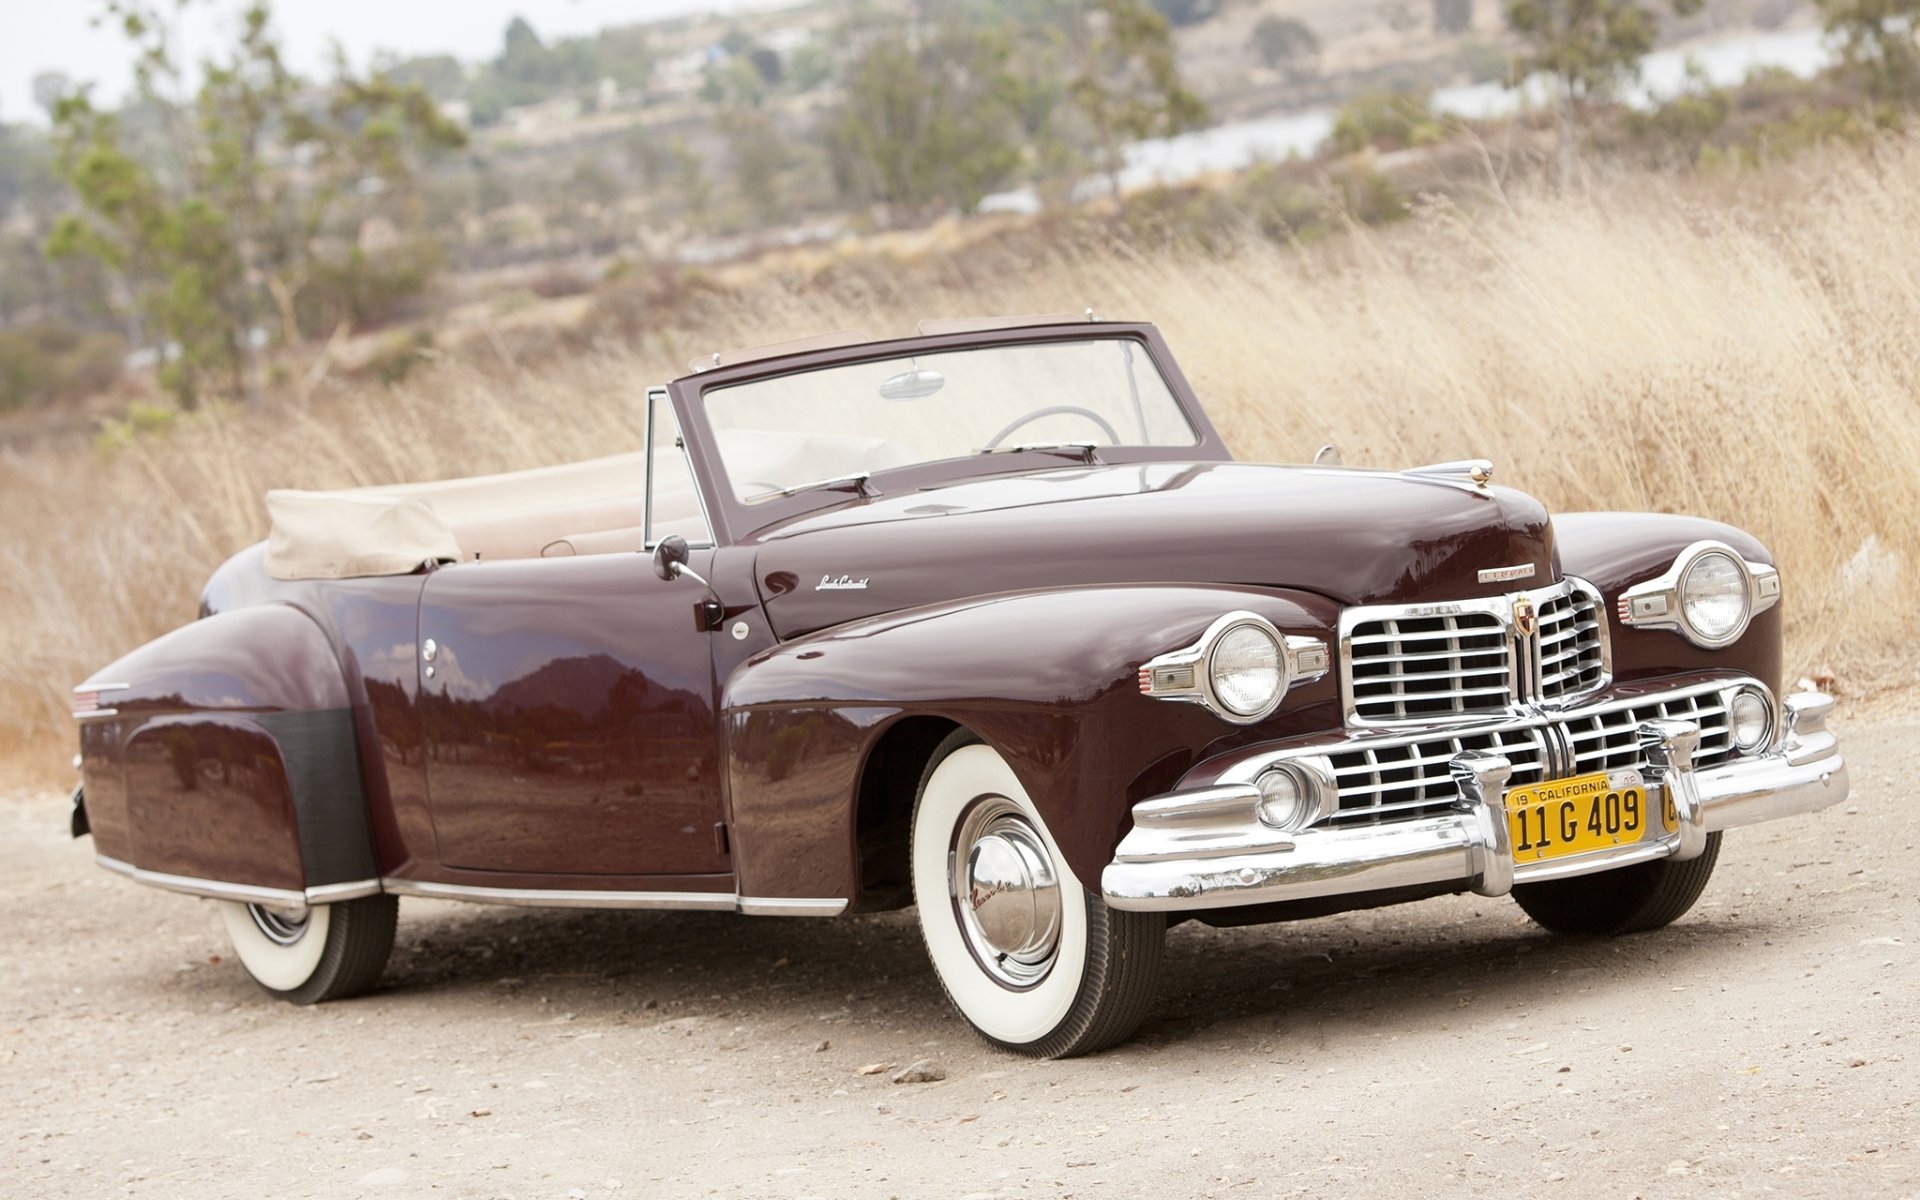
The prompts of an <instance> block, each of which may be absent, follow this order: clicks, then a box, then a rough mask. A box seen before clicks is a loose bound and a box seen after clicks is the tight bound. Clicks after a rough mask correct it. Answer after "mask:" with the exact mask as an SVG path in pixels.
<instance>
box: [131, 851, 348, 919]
mask: <svg viewBox="0 0 1920 1200" xmlns="http://www.w3.org/2000/svg"><path fill="white" fill-rule="evenodd" d="M93 861H94V862H96V863H98V864H99V865H100V866H102V867H105V868H106V869H107V870H109V871H112V872H113V873H114V874H116V875H124V876H126V877H127V878H128V879H131V880H133V881H134V882H135V883H144V884H146V885H147V886H148V887H157V888H163V889H165V890H167V891H169V892H181V893H183V894H185V895H188V896H201V897H204V898H206V899H209V900H237V901H239V902H240V903H242V904H271V905H273V906H274V907H276V908H305V907H307V906H308V905H310V904H337V903H339V902H340V901H342V900H357V899H359V898H360V897H362V896H372V895H375V894H377V893H378V892H379V891H380V881H379V880H377V879H362V880H358V881H355V882H352V883H330V884H325V885H323V886H321V887H311V888H307V889H306V890H305V891H295V890H293V889H292V888H270V887H258V886H255V885H253V884H247V883H223V882H221V881H220V880H217V879H195V878H194V877H192V876H190V875H169V874H167V873H166V872H165V871H149V870H147V869H146V868H144V867H136V866H134V865H133V864H132V863H129V862H122V861H120V860H119V859H117V858H109V857H108V856H106V855H104V854H96V855H94V856H93Z"/></svg>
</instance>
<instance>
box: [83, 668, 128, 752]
mask: <svg viewBox="0 0 1920 1200" xmlns="http://www.w3.org/2000/svg"><path fill="white" fill-rule="evenodd" d="M132 687H133V685H132V684H130V683H96V684H91V685H88V684H84V683H83V684H81V685H80V686H78V687H76V688H74V689H73V694H74V695H76V696H92V697H93V698H94V707H92V708H76V709H74V710H73V719H74V720H76V721H88V720H92V719H93V718H95V717H117V716H119V715H120V710H119V709H117V708H103V707H101V706H100V704H99V700H100V697H101V696H102V695H104V694H105V693H107V692H124V691H128V690H130V689H131V688H132ZM79 766H80V764H79V763H78V762H76V763H74V767H75V769H78V768H79Z"/></svg>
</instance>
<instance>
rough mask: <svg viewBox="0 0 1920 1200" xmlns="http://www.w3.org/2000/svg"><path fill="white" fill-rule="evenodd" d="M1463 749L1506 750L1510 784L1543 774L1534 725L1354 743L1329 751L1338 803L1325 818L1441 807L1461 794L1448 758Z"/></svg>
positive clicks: (1424, 812) (1343, 822)
mask: <svg viewBox="0 0 1920 1200" xmlns="http://www.w3.org/2000/svg"><path fill="white" fill-rule="evenodd" d="M1468 750H1480V751H1485V752H1487V753H1489V754H1502V755H1505V756H1506V757H1507V759H1508V760H1509V761H1511V762H1512V763H1513V779H1512V786H1518V785H1519V784H1523V783H1536V782H1538V781H1539V780H1540V779H1541V778H1542V777H1543V774H1544V768H1543V767H1542V765H1541V764H1542V763H1543V762H1544V761H1545V757H1546V746H1545V743H1544V740H1543V736H1542V733H1541V731H1540V730H1539V729H1537V728H1533V729H1524V728H1523V729H1496V730H1491V731H1488V732H1481V733H1471V734H1465V735H1462V736H1460V737H1433V738H1422V739H1420V740H1418V741H1411V742H1404V743H1398V744H1394V745H1384V746H1376V745H1366V746H1356V748H1354V749H1350V750H1340V751H1336V752H1335V753H1333V754H1332V755H1331V756H1330V757H1331V758H1332V760H1333V774H1334V778H1335V779H1336V780H1337V781H1338V784H1339V790H1340V808H1339V810H1338V811H1337V812H1335V813H1334V814H1333V816H1331V817H1329V818H1328V819H1327V820H1328V824H1331V825H1336V826H1352V825H1377V824H1380V823H1382V822H1384V821H1405V820H1409V819H1411V818H1414V817H1427V816H1434V815H1436V814H1438V813H1443V812H1446V811H1447V810H1449V809H1451V808H1452V807H1453V806H1454V803H1455V801H1457V800H1458V799H1459V796H1460V789H1459V787H1458V786H1456V785H1455V783H1454V782H1453V768H1452V766H1451V765H1450V764H1451V762H1452V760H1453V758H1454V756H1455V755H1457V754H1460V753H1462V752H1464V751H1468Z"/></svg>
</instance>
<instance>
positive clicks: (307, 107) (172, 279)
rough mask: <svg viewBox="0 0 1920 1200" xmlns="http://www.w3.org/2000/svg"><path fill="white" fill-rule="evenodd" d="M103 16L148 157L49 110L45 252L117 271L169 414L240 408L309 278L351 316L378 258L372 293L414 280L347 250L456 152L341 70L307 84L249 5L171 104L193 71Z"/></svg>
mask: <svg viewBox="0 0 1920 1200" xmlns="http://www.w3.org/2000/svg"><path fill="white" fill-rule="evenodd" d="M106 12H107V14H108V16H110V17H111V18H112V19H113V20H114V22H115V24H116V25H118V27H119V28H120V30H121V31H122V32H123V33H124V34H125V35H126V36H127V38H128V39H129V40H130V41H131V42H132V43H133V44H134V48H135V51H136V59H135V68H134V83H135V95H136V98H137V101H138V103H140V104H142V105H145V106H147V107H149V108H151V109H152V110H154V111H156V112H158V113H159V114H160V115H161V117H162V120H163V122H164V126H165V129H166V134H167V139H166V150H165V161H163V162H160V163H149V162H147V161H144V160H143V159H142V158H141V157H139V156H137V155H136V154H135V153H133V152H132V151H130V150H129V149H128V148H127V145H126V142H125V139H124V138H123V136H122V131H121V123H120V120H119V117H118V115H117V114H115V113H112V112H107V111H103V110H100V109H97V108H95V107H94V105H93V103H92V102H91V100H90V99H89V97H88V96H87V94H86V93H85V92H80V93H77V94H74V95H71V96H68V97H67V98H65V99H63V100H62V101H61V102H60V104H59V106H58V109H57V112H56V120H55V140H56V146H57V158H56V161H57V163H58V165H59V169H60V171H61V173H62V175H64V176H65V178H66V179H67V181H68V183H69V184H70V185H71V186H72V187H73V189H74V192H75V194H76V195H77V197H78V199H79V202H80V206H79V210H78V211H75V212H71V213H68V214H66V215H65V216H64V217H63V218H62V219H61V220H60V222H59V223H58V225H56V227H55V228H54V231H53V233H52V235H51V236H50V237H49V239H48V242H47V249H48V252H49V254H52V255H55V256H80V257H86V258H92V259H95V260H97V261H99V262H101V263H103V264H106V265H107V266H108V267H110V268H112V269H114V270H116V271H118V272H120V273H121V274H122V275H123V276H124V278H125V279H126V280H127V281H128V285H129V289H130V292H131V295H132V302H133V303H134V305H135V306H136V307H137V309H138V310H139V312H140V314H141V315H142V316H143V317H144V318H145V319H146V320H147V321H148V323H149V327H150V329H151V331H152V332H153V333H156V334H158V335H160V336H162V337H164V338H166V339H168V340H169V341H170V342H171V343H172V345H171V347H170V353H169V355H168V356H167V359H168V361H167V362H166V365H165V367H164V369H163V373H162V378H163V382H164V383H165V384H166V386H167V387H168V388H169V389H170V390H172V391H173V392H174V394H175V395H176V396H177V397H178V398H179V399H180V401H181V403H182V404H184V405H191V404H193V403H194V402H195V401H196V400H197V399H198V398H199V396H200V395H201V394H203V393H204V392H205V391H207V390H209V389H212V388H219V389H222V390H226V391H228V392H230V393H232V394H236V395H246V396H248V397H249V398H257V397H258V396H259V395H260V392H261V379H260V371H259V369H258V367H259V364H258V355H257V351H258V348H259V345H260V342H261V340H262V337H263V335H265V334H266V330H265V329H264V328H263V326H265V325H266V323H267V322H268V321H269V314H273V313H277V314H278V317H279V321H278V325H279V331H280V336H281V338H282V340H283V341H286V342H289V343H293V342H298V341H300V340H301V338H302V323H301V319H300V316H301V313H302V311H303V304H302V302H303V299H306V298H305V297H303V295H302V293H303V292H304V291H306V290H307V289H308V287H309V285H311V284H313V283H314V281H315V280H316V278H322V277H324V278H331V279H340V278H343V277H344V278H345V279H346V281H347V283H346V284H345V285H344V295H345V296H346V299H344V300H342V301H339V302H336V303H333V304H332V305H331V310H333V311H329V312H328V313H326V314H325V315H334V312H335V311H337V313H338V315H340V316H348V315H351V310H353V309H354V305H356V304H357V303H358V300H356V299H355V297H360V296H363V295H364V292H365V291H366V289H368V288H372V287H377V286H383V285H382V278H383V275H382V272H383V271H384V270H385V268H386V266H387V265H388V263H387V262H385V261H383V259H391V260H392V261H404V263H405V266H404V267H403V268H401V269H400V270H399V272H398V273H397V274H395V275H393V276H392V277H391V279H389V280H388V281H387V282H388V283H389V284H398V285H399V286H403V287H421V286H424V275H423V274H422V272H421V270H420V269H419V268H420V264H421V263H422V262H423V261H427V260H426V259H423V258H422V257H421V256H420V255H419V254H418V253H411V254H395V255H390V256H382V255H369V254H367V253H365V252H364V251H363V248H362V247H361V245H360V234H361V231H362V230H363V228H364V227H365V224H366V223H367V222H368V220H369V219H370V218H372V217H376V216H377V217H380V218H382V219H383V220H384V221H385V222H387V223H388V224H389V225H391V226H394V227H397V228H409V227H418V226H419V225H420V210H419V192H418V189H417V187H416V168H417V164H418V162H419V160H420V159H421V158H423V157H424V156H425V155H427V154H430V153H432V152H434V151H436V150H440V149H446V148H450V147H455V146H459V145H461V144H463V142H464V135H463V134H462V133H461V131H460V129H459V128H458V127H457V126H455V125H453V124H452V123H451V122H449V121H447V120H446V119H445V118H444V117H443V116H442V115H441V114H440V112H439V110H438V109H437V108H436V107H435V106H434V104H433V101H432V100H431V99H429V98H428V97H427V95H426V93H425V92H424V91H422V90H420V89H419V88H417V87H403V86H401V85H398V84H395V83H393V82H392V81H391V80H388V79H386V78H384V77H381V76H378V75H375V76H372V77H369V78H359V77H355V76H354V75H352V74H351V73H350V72H349V71H348V70H347V68H346V65H345V63H344V62H336V66H335V78H334V81H333V82H332V83H331V84H330V85H329V86H328V87H326V88H324V89H315V88H312V87H310V86H308V85H307V84H306V83H305V82H304V81H302V80H301V79H299V78H298V77H297V76H295V75H294V74H293V73H292V72H291V71H290V70H289V69H288V68H287V67H286V65H285V63H284V62H283V60H282V58H281V55H280V49H279V45H278V43H277V41H276V40H275V39H274V36H273V33H272V28H271V24H270V14H269V11H268V8H267V5H266V4H265V3H264V0H256V2H255V3H253V4H252V5H250V6H249V7H248V8H247V9H246V10H245V12H244V14H243V16H242V21H241V29H240V34H239V38H238V41H237V43H236V44H235V45H234V46H233V47H232V49H231V51H230V52H229V54H228V56H227V57H224V58H221V59H218V60H209V61H206V62H202V63H200V64H198V67H197V74H198V76H199V82H198V85H197V87H195V88H194V89H193V90H192V93H191V98H190V99H188V98H187V97H188V91H189V89H188V80H189V78H190V77H191V76H192V75H194V74H195V73H196V72H195V71H191V70H189V69H188V67H187V65H186V64H184V63H182V62H181V61H180V60H179V59H178V58H177V57H176V56H175V55H174V53H173V51H172V48H171V47H172V40H171V37H170V34H171V30H170V29H169V27H168V26H167V24H166V23H165V21H164V20H163V19H162V17H161V16H160V13H159V10H158V9H157V8H156V7H154V6H153V5H152V4H150V3H148V2H147V0H109V2H108V4H107V5H106ZM418 236H419V237H421V238H424V237H425V235H424V233H422V234H419V235H418ZM427 240H430V239H427ZM429 257H430V256H429ZM322 268H325V269H324V270H323V269H322ZM343 272H344V273H345V274H344V276H343V274H342V273H343ZM321 307H322V308H323V309H326V308H328V307H329V306H327V305H322V306H321ZM304 310H305V311H308V312H312V311H314V305H313V304H312V303H311V302H310V301H309V302H308V303H307V304H306V305H305V306H304Z"/></svg>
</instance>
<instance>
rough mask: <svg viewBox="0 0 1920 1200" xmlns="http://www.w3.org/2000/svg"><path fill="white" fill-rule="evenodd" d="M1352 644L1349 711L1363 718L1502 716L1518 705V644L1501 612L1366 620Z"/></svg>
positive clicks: (1355, 631) (1350, 640) (1355, 629)
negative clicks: (1515, 687)
mask: <svg viewBox="0 0 1920 1200" xmlns="http://www.w3.org/2000/svg"><path fill="white" fill-rule="evenodd" d="M1347 644H1348V646H1349V658H1348V666H1347V670H1348V695H1349V697H1350V705H1351V711H1352V713H1353V715H1354V716H1355V717H1357V718H1359V719H1360V720H1362V721H1407V720H1422V719H1433V718H1445V717H1455V716H1462V715H1465V714H1469V713H1488V712H1499V711H1501V710H1503V709H1505V708H1506V707H1507V706H1508V705H1509V704H1510V703H1511V702H1512V700H1513V672H1512V655H1513V642H1512V639H1510V638H1509V637H1508V636H1507V626H1506V622H1505V621H1503V620H1501V619H1500V617H1499V616H1498V615H1497V614H1494V613H1485V612H1479V613H1459V614H1455V615H1449V616H1437V617H1388V618H1384V619H1379V620H1369V621H1362V622H1360V623H1359V624H1357V625H1355V626H1354V627H1353V631H1352V633H1351V634H1350V635H1349V638H1348V642H1347Z"/></svg>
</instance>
